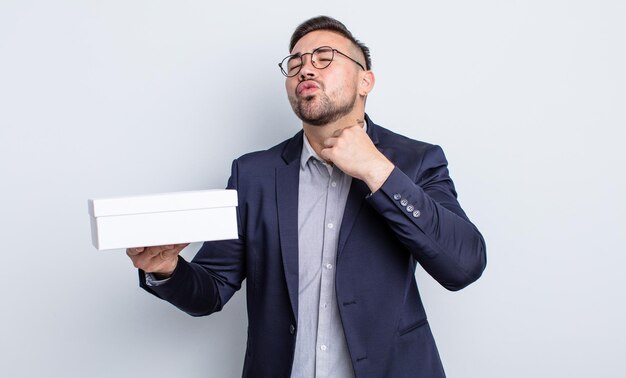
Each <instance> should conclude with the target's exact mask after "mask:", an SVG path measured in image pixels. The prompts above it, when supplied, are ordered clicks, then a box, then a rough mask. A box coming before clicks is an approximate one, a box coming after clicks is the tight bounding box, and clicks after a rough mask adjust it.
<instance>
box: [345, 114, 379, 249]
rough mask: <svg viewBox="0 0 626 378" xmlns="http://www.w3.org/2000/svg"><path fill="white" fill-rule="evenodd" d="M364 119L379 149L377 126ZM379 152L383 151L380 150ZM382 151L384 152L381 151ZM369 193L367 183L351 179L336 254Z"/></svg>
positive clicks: (370, 135) (346, 238)
mask: <svg viewBox="0 0 626 378" xmlns="http://www.w3.org/2000/svg"><path fill="white" fill-rule="evenodd" d="M365 120H366V121H367V135H369V137H370V139H371V140H372V142H373V143H374V145H375V146H377V148H378V149H379V150H381V149H380V148H379V147H378V133H377V130H376V129H377V128H378V126H376V125H375V124H374V122H372V120H371V119H370V118H369V117H368V115H367V114H366V115H365ZM381 152H383V151H382V150H381ZM383 153H384V152H383ZM369 193H370V190H369V188H368V187H367V185H366V184H365V183H364V182H363V181H361V180H357V179H355V178H353V179H352V184H351V185H350V192H349V193H348V200H347V201H346V209H345V210H344V213H343V220H342V222H341V230H340V231H339V243H338V245H337V256H339V255H340V254H341V252H342V251H343V248H344V246H345V244H346V241H347V240H348V236H350V232H351V231H352V227H353V226H354V222H355V221H356V218H357V216H358V214H359V210H361V207H362V206H363V203H365V197H366V196H367V195H368V194H369Z"/></svg>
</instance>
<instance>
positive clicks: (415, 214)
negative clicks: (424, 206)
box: [413, 210, 422, 218]
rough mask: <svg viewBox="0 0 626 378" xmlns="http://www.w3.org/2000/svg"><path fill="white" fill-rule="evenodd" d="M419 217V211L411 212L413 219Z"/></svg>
mask: <svg viewBox="0 0 626 378" xmlns="http://www.w3.org/2000/svg"><path fill="white" fill-rule="evenodd" d="M420 215H422V213H420V211H419V210H415V211H414V212H413V216H414V217H415V218H419V217H420Z"/></svg>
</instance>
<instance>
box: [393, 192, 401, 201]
mask: <svg viewBox="0 0 626 378" xmlns="http://www.w3.org/2000/svg"><path fill="white" fill-rule="evenodd" d="M400 198H402V196H401V195H400V193H396V194H394V195H393V199H395V200H396V201H398V200H399V199H400Z"/></svg>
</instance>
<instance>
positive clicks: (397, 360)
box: [139, 118, 486, 378]
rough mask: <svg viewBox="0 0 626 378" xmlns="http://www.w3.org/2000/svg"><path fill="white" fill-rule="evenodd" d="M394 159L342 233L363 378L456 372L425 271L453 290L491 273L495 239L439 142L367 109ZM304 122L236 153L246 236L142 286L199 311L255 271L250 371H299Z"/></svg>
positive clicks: (363, 191) (350, 324) (344, 293)
mask: <svg viewBox="0 0 626 378" xmlns="http://www.w3.org/2000/svg"><path fill="white" fill-rule="evenodd" d="M367 124H368V130H367V133H368V134H369V136H370V138H371V139H372V141H373V142H374V144H375V145H376V147H377V148H378V149H379V150H380V151H381V152H382V153H383V154H384V155H385V156H386V157H387V158H388V159H389V160H390V161H391V162H393V163H394V165H395V168H394V170H393V171H392V173H391V175H390V176H389V178H388V179H387V180H386V182H385V183H384V184H383V186H382V187H381V188H380V189H379V190H378V191H377V192H376V193H373V194H371V195H370V192H369V189H368V187H367V186H366V185H365V183H364V182H362V181H360V180H357V179H353V180H352V185H351V187H350V192H349V194H348V200H347V203H346V208H345V213H344V217H343V221H342V223H341V230H340V233H339V245H338V250H337V261H336V278H335V280H336V295H337V303H338V305H339V313H340V316H341V321H342V323H343V326H344V333H345V336H346V340H347V345H348V350H349V353H350V358H351V360H352V366H353V367H354V372H355V374H356V376H357V377H433V378H434V377H444V376H445V374H444V371H443V367H442V364H441V360H440V358H439V354H438V352H437V347H436V346H435V341H434V339H433V336H432V334H431V331H430V328H429V326H428V322H427V320H426V313H425V311H424V308H423V306H422V302H421V300H420V295H419V292H418V289H417V285H416V281H415V275H414V274H415V268H416V265H417V264H418V263H419V264H420V265H421V266H422V267H423V268H424V269H425V270H426V271H427V272H428V273H429V274H430V275H431V276H432V277H433V278H434V279H436V280H437V281H438V282H439V283H440V284H441V285H443V286H444V287H445V288H447V289H449V290H459V289H461V288H463V287H465V286H467V285H469V284H470V283H472V282H473V281H475V280H476V279H478V277H480V275H481V274H482V272H483V270H484V268H485V264H486V255H485V243H484V240H483V238H482V236H481V234H480V233H479V231H478V230H477V229H476V227H475V226H474V225H473V224H472V223H471V222H470V221H469V220H468V218H467V216H466V215H465V213H464V212H463V210H462V209H461V207H460V205H459V203H458V201H457V198H456V192H455V189H454V185H453V183H452V180H451V179H450V176H449V175H448V169H447V161H446V159H445V156H444V154H443V151H442V150H441V148H439V147H438V146H434V145H431V144H427V143H423V142H419V141H415V140H411V139H409V138H406V137H403V136H401V135H398V134H395V133H393V132H391V131H389V130H387V129H384V128H382V127H380V126H378V125H376V124H374V123H373V122H372V121H371V120H370V119H369V118H367ZM302 138H303V132H302V131H300V132H299V133H297V134H296V135H295V136H294V137H293V138H291V139H289V140H287V141H285V142H283V143H281V144H279V145H277V146H275V147H273V148H270V149H269V150H266V151H260V152H253V153H250V154H247V155H244V156H242V157H240V158H239V159H237V160H235V161H234V162H233V166H232V175H231V177H230V179H229V182H228V188H232V189H236V190H237V191H238V195H239V206H238V211H237V212H238V222H239V239H238V240H228V241H216V242H206V243H204V245H203V246H202V248H201V249H200V250H199V251H198V253H197V255H196V256H195V257H194V259H193V260H192V262H186V261H185V260H183V259H182V258H179V263H178V266H177V268H176V270H175V272H174V274H173V275H172V277H171V279H170V280H169V281H167V283H165V284H163V285H161V286H157V287H152V286H147V285H146V283H145V278H144V274H143V272H140V275H139V276H140V280H141V286H142V287H143V288H144V289H146V290H148V291H149V292H151V293H153V294H155V295H156V296H158V297H160V298H162V299H164V300H167V301H169V302H171V303H172V304H174V305H175V306H177V307H178V308H180V309H181V310H183V311H185V312H187V313H189V314H190V315H193V316H202V315H208V314H211V313H212V312H215V311H219V310H221V309H222V307H223V306H224V305H225V304H226V302H227V301H228V300H229V299H230V298H231V296H232V295H233V294H234V293H235V291H237V290H238V289H239V288H240V287H241V283H242V281H243V280H244V279H247V308H248V343H247V350H246V355H245V362H244V368H243V376H244V377H289V375H290V372H291V366H292V362H293V355H294V347H295V341H296V333H297V332H298V331H297V330H298V319H297V314H298V177H299V168H300V154H301V151H302Z"/></svg>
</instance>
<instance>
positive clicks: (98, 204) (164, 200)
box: [89, 189, 237, 217]
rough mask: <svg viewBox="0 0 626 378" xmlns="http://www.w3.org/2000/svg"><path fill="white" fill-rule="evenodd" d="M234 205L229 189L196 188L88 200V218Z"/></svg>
mask: <svg viewBox="0 0 626 378" xmlns="http://www.w3.org/2000/svg"><path fill="white" fill-rule="evenodd" d="M230 206H237V191H236V190H232V189H211V190H196V191H188V192H172V193H159V194H148V195H141V196H129V197H115V198H100V199H90V200H89V214H90V215H91V216H92V217H106V216H113V215H130V214H143V213H155V212H165V211H181V210H193V209H206V208H215V207H230Z"/></svg>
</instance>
